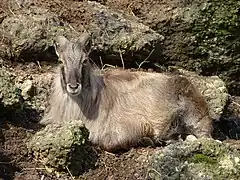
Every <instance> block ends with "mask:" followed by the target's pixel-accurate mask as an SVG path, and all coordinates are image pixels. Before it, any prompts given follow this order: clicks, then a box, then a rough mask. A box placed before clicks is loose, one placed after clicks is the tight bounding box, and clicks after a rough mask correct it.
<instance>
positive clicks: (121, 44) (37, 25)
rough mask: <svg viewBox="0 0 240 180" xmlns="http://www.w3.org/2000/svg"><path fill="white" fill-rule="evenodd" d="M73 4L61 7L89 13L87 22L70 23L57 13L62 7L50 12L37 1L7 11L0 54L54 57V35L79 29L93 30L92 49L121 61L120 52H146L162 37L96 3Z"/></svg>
mask: <svg viewBox="0 0 240 180" xmlns="http://www.w3.org/2000/svg"><path fill="white" fill-rule="evenodd" d="M66 3H67V2H66ZM33 4H34V3H33ZM74 5H76V6H75V8H74V9H71V6H72V5H70V7H68V6H66V9H65V11H68V10H69V11H75V12H77V11H84V12H86V13H87V14H89V15H88V16H87V17H88V18H89V19H88V24H86V25H85V26H84V27H83V26H79V25H78V26H75V27H72V26H71V24H69V22H67V21H63V20H62V19H61V17H62V16H64V15H62V14H60V13H63V12H62V11H58V12H55V13H54V12H51V8H50V7H49V9H47V8H44V7H38V6H37V3H36V4H34V5H32V6H28V9H27V8H26V7H25V8H20V9H18V10H16V12H15V13H16V14H14V15H13V14H9V15H8V16H7V17H5V18H4V19H3V21H2V23H1V25H2V27H3V28H2V30H1V31H0V34H1V35H2V36H3V37H4V39H3V42H5V46H4V44H3V45H2V46H3V47H4V49H3V51H1V50H0V55H1V56H2V57H5V58H14V59H16V60H20V59H22V60H25V61H26V60H31V61H33V60H39V59H43V60H46V59H51V58H52V59H54V58H55V56H54V51H53V47H52V46H53V42H54V39H55V37H56V36H57V35H64V36H67V37H68V38H70V39H75V40H76V39H77V38H78V36H79V33H81V32H82V31H89V32H90V33H92V34H93V36H92V41H93V50H96V51H98V52H104V53H106V54H108V56H111V57H112V58H113V59H114V57H115V58H117V59H118V62H121V61H119V60H120V59H121V58H120V57H121V56H127V55H131V57H133V55H134V54H135V55H136V56H139V55H141V54H145V56H147V55H148V54H149V53H150V51H151V49H152V48H153V47H154V45H155V44H157V43H159V42H161V41H162V40H163V36H161V35H159V34H158V33H156V32H155V31H153V30H152V29H151V28H149V27H148V26H145V25H143V24H142V23H139V22H138V21H137V19H135V18H133V17H131V16H128V15H124V14H123V13H122V12H120V11H119V12H116V11H113V10H111V9H110V8H108V7H106V6H104V5H101V4H100V3H96V2H85V1H84V2H75V3H74ZM56 6H57V5H56ZM76 7H77V9H76ZM71 13H74V12H71ZM79 18H81V17H78V19H79ZM79 21H81V19H79ZM98 60H99V59H98ZM113 63H116V62H113Z"/></svg>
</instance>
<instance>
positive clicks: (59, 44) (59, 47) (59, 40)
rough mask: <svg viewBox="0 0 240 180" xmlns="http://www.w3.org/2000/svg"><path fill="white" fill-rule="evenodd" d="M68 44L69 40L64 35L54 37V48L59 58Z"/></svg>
mask: <svg viewBox="0 0 240 180" xmlns="http://www.w3.org/2000/svg"><path fill="white" fill-rule="evenodd" d="M68 44H69V41H68V39H67V38H65V37H64V36H57V37H56V39H55V44H54V48H55V52H56V54H57V56H58V57H59V58H60V56H61V54H62V52H64V51H65V50H66V48H67V45H68Z"/></svg>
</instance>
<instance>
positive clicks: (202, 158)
mask: <svg viewBox="0 0 240 180" xmlns="http://www.w3.org/2000/svg"><path fill="white" fill-rule="evenodd" d="M189 162H193V163H206V164H209V165H214V164H216V163H217V160H216V158H214V157H210V156H207V155H204V154H194V155H193V156H192V157H191V158H190V159H189Z"/></svg>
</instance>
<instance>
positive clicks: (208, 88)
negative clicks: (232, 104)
mask: <svg viewBox="0 0 240 180" xmlns="http://www.w3.org/2000/svg"><path fill="white" fill-rule="evenodd" d="M170 71H172V72H175V73H179V74H182V75H184V76H186V77H187V78H188V79H189V80H190V81H191V82H192V83H193V84H194V86H195V87H196V88H198V90H199V91H200V92H201V94H202V95H203V97H204V98H205V100H206V102H207V103H208V106H209V113H210V116H211V118H213V119H215V120H218V119H219V118H220V116H221V115H222V114H223V111H224V109H225V106H226V104H227V101H228V97H229V95H228V90H227V87H226V84H225V83H224V82H223V81H222V80H221V79H220V78H219V77H218V76H200V75H198V74H197V73H194V72H191V71H187V70H184V69H180V68H176V67H170Z"/></svg>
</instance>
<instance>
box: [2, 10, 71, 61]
mask: <svg viewBox="0 0 240 180" xmlns="http://www.w3.org/2000/svg"><path fill="white" fill-rule="evenodd" d="M1 26H2V29H1V31H0V34H1V35H2V36H3V37H4V39H3V42H5V49H3V50H4V51H1V50H0V56H2V57H4V58H7V59H9V58H11V59H16V60H18V61H19V60H25V61H26V60H35V61H36V60H39V59H45V60H46V59H51V58H54V51H53V49H49V47H52V46H53V40H54V38H55V36H57V35H58V34H61V35H65V34H68V35H69V34H71V33H73V32H70V28H67V27H65V26H64V25H62V23H61V21H60V20H59V18H58V17H57V16H56V15H55V14H53V13H51V12H48V11H47V10H46V9H43V8H29V9H25V10H24V11H16V14H14V15H9V16H7V17H6V18H4V19H3V21H2V23H1ZM51 51H52V52H51ZM51 53H52V54H51ZM55 59H56V58H55Z"/></svg>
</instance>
